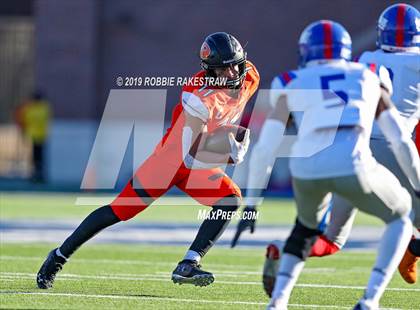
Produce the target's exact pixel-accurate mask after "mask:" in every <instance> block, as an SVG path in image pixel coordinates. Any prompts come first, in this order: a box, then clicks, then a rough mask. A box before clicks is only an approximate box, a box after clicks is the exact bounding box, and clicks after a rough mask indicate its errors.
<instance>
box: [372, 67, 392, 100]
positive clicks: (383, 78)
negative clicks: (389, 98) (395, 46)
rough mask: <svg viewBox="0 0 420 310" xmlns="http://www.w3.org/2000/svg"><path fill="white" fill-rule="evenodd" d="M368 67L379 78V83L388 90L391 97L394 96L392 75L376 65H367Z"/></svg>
mask: <svg viewBox="0 0 420 310" xmlns="http://www.w3.org/2000/svg"><path fill="white" fill-rule="evenodd" d="M365 65H366V67H367V68H368V69H369V70H370V71H371V72H373V73H375V74H376V75H377V76H378V77H379V82H380V84H381V86H382V87H384V88H386V89H387V90H388V92H389V94H390V95H392V92H393V87H392V81H391V75H390V72H389V70H388V69H387V68H385V67H384V66H381V65H378V64H376V63H365Z"/></svg>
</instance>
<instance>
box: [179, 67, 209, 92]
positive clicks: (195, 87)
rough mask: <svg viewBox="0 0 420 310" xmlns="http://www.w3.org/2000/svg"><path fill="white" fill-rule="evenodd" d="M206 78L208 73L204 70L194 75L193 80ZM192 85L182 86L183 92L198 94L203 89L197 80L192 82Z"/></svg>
mask: <svg viewBox="0 0 420 310" xmlns="http://www.w3.org/2000/svg"><path fill="white" fill-rule="evenodd" d="M205 76H206V72H205V71H204V70H201V71H198V72H197V73H196V74H194V75H193V76H192V77H193V78H198V79H200V78H204V77H205ZM191 81H192V82H191V83H187V84H186V85H184V86H182V91H186V92H190V93H193V92H197V91H198V90H200V88H201V87H202V86H201V85H200V83H197V82H196V80H191Z"/></svg>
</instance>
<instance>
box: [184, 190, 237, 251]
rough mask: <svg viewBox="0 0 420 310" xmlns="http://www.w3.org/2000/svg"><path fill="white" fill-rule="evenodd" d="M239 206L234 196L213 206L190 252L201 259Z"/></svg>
mask: <svg viewBox="0 0 420 310" xmlns="http://www.w3.org/2000/svg"><path fill="white" fill-rule="evenodd" d="M239 206H240V199H239V197H236V196H231V197H225V198H223V199H221V200H220V201H219V202H218V204H216V205H215V206H213V210H212V211H211V212H210V213H209V217H208V218H206V219H205V220H204V222H203V223H202V224H201V226H200V229H199V230H198V233H197V236H196V237H195V239H194V242H193V243H192V244H191V247H190V250H192V251H195V252H197V253H198V254H200V256H201V257H203V256H204V255H205V254H206V253H207V252H208V250H209V249H210V248H211V247H212V246H213V244H214V243H215V242H216V241H217V239H219V237H220V236H221V235H222V233H223V232H224V231H225V229H226V227H227V225H228V224H229V222H230V218H231V216H232V212H235V211H236V210H237V209H238V207H239ZM229 214H230V216H229Z"/></svg>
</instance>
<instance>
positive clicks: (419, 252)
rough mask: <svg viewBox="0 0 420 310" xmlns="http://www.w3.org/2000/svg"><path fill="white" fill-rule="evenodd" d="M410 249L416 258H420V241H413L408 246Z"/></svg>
mask: <svg viewBox="0 0 420 310" xmlns="http://www.w3.org/2000/svg"><path fill="white" fill-rule="evenodd" d="M408 249H409V250H410V252H411V253H413V254H414V255H416V256H420V239H412V240H411V241H410V244H409V245H408Z"/></svg>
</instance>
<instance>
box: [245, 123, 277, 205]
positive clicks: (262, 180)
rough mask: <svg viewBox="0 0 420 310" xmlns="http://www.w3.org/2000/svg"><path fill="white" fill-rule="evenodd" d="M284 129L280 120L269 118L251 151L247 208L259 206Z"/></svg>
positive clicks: (246, 199)
mask: <svg viewBox="0 0 420 310" xmlns="http://www.w3.org/2000/svg"><path fill="white" fill-rule="evenodd" d="M284 129H285V125H284V124H283V123H282V122H281V121H279V120H276V119H272V118H268V119H267V120H266V121H265V122H264V125H263V127H262V129H261V133H260V136H259V138H258V142H257V143H256V144H255V146H254V147H253V149H252V151H251V158H250V162H249V170H248V180H247V193H246V198H245V204H246V205H247V206H256V205H258V203H259V200H260V197H261V193H262V191H263V190H264V189H265V188H266V187H267V184H268V181H269V179H270V175H271V171H272V169H273V165H274V162H275V160H276V155H277V152H278V149H279V147H280V144H281V139H280V137H281V136H282V135H283V132H284Z"/></svg>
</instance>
